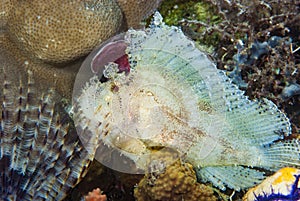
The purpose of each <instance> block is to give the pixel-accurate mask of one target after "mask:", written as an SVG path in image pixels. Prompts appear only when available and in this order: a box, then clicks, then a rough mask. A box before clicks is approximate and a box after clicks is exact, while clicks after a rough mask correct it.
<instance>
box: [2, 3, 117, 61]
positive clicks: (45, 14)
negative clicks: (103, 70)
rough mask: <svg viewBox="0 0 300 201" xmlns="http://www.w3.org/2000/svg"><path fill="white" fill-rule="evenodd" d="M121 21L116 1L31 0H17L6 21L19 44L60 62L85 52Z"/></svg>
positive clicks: (110, 32)
mask: <svg viewBox="0 0 300 201" xmlns="http://www.w3.org/2000/svg"><path fill="white" fill-rule="evenodd" d="M121 22H122V13H121V10H120V8H119V6H118V5H117V4H116V3H115V1H111V0H101V1H100V0H99V1H81V0H75V1H60V0H51V2H49V1H46V0H43V1H41V0H33V1H17V2H16V3H15V4H14V9H12V10H11V13H10V15H9V18H8V23H7V25H8V31H9V33H10V37H11V38H12V39H13V41H15V42H16V44H18V46H19V48H21V49H25V50H26V51H28V52H29V53H30V54H33V55H34V56H35V57H37V58H39V59H42V60H43V61H46V62H54V63H60V62H66V61H70V60H74V59H75V58H78V57H80V56H83V55H85V54H87V53H88V52H89V51H91V50H92V49H93V48H94V47H95V46H96V45H97V44H99V43H100V42H101V41H103V40H105V39H107V38H108V37H110V36H112V35H114V34H115V33H116V32H117V31H118V30H119V27H120V24H121ZM91 27H92V28H91Z"/></svg>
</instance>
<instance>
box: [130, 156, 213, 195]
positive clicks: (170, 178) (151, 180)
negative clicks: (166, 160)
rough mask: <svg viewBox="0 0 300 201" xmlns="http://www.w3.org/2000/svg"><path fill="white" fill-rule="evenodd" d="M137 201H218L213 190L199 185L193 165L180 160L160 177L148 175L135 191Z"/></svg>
mask: <svg viewBox="0 0 300 201" xmlns="http://www.w3.org/2000/svg"><path fill="white" fill-rule="evenodd" d="M134 195H135V197H136V199H137V201H159V200H169V201H181V200H189V201H216V200H217V198H216V197H215V196H214V194H213V190H212V189H211V188H210V187H208V186H206V185H204V184H200V183H197V181H196V176H195V172H194V170H193V167H192V165H190V164H188V163H184V164H182V163H181V162H180V161H179V160H178V161H176V162H175V163H174V164H172V165H171V166H169V167H167V168H166V169H165V171H164V172H163V173H161V174H159V175H154V174H153V173H152V174H147V175H145V177H144V179H142V180H141V181H140V183H139V184H138V186H137V188H136V189H135V190H134Z"/></svg>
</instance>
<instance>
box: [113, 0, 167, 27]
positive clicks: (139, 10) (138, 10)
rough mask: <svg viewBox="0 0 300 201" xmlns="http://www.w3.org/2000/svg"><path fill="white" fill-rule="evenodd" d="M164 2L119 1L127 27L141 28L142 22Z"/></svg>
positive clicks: (143, 0) (147, 0)
mask: <svg viewBox="0 0 300 201" xmlns="http://www.w3.org/2000/svg"><path fill="white" fill-rule="evenodd" d="M162 1H163V0H117V3H118V4H119V5H120V7H121V9H122V11H123V13H124V16H125V21H126V24H127V26H128V27H129V28H130V27H133V28H140V27H141V21H142V20H144V19H146V18H147V17H149V16H150V14H152V13H153V11H154V10H155V9H156V8H157V7H158V6H159V5H160V3H161V2H162Z"/></svg>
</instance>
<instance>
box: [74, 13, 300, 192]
mask: <svg viewBox="0 0 300 201" xmlns="http://www.w3.org/2000/svg"><path fill="white" fill-rule="evenodd" d="M121 40H122V41H124V43H126V45H127V48H126V52H125V53H126V54H127V55H128V57H129V64H130V73H127V74H126V73H120V72H119V71H118V64H116V63H113V61H111V62H110V63H108V64H107V65H106V66H105V69H104V70H103V74H104V77H106V80H105V81H99V77H98V76H97V75H95V76H93V77H92V78H90V80H86V81H87V83H86V85H85V86H84V87H83V89H82V90H80V93H79V95H78V96H76V98H75V99H74V106H75V120H74V121H75V124H76V127H77V129H78V130H80V132H79V133H80V137H81V138H82V140H83V141H84V144H85V146H86V147H91V148H92V147H94V146H95V145H96V144H97V143H98V144H99V141H101V142H103V143H104V144H106V145H108V146H110V147H113V148H114V149H117V150H118V151H119V152H120V153H121V154H122V155H124V156H126V157H128V158H130V159H131V160H132V161H134V163H135V164H136V166H137V167H138V168H140V169H144V170H147V168H148V167H147V159H149V156H150V155H151V154H154V152H153V147H160V149H163V148H164V147H168V148H170V147H171V148H173V149H175V150H177V151H178V152H179V153H180V156H181V157H182V158H183V159H184V160H186V161H187V162H189V163H191V164H193V166H194V167H195V168H196V169H197V174H198V176H199V177H200V178H201V179H202V180H204V181H210V182H212V183H213V184H214V185H215V186H217V187H219V188H220V189H222V190H224V189H225V188H226V186H228V187H230V188H233V189H235V190H240V189H244V188H247V187H250V186H253V185H254V184H255V183H257V182H259V181H261V180H262V179H263V178H264V177H265V176H264V172H263V171H262V170H261V169H259V170H257V169H255V168H263V169H266V170H272V171H273V170H277V169H279V168H281V167H284V166H300V159H299V149H300V145H299V141H298V140H296V139H294V140H283V139H284V137H286V136H289V135H290V133H291V129H290V123H289V120H288V119H287V117H286V116H285V115H284V114H283V113H282V112H280V110H279V109H278V108H277V107H276V106H275V105H274V104H273V103H272V102H271V101H269V100H266V99H264V100H260V101H253V100H249V99H248V98H247V97H246V96H245V95H244V92H243V91H241V90H239V89H238V88H237V87H236V86H235V85H233V84H232V83H231V80H230V79H229V78H228V77H226V76H225V74H224V73H223V72H222V71H220V70H218V69H217V68H216V66H215V65H214V64H213V62H211V61H210V60H209V59H208V58H207V56H206V55H205V54H204V53H203V52H201V51H200V50H198V49H197V48H196V47H195V45H194V43H193V42H192V41H191V40H189V39H188V38H187V37H186V36H185V35H184V34H183V33H182V32H181V30H180V29H179V28H177V27H169V26H166V25H165V24H164V23H163V22H162V18H161V16H160V15H159V14H158V13H156V17H155V18H154V21H153V23H152V24H151V26H150V28H147V29H146V30H141V31H136V30H129V31H128V32H126V33H125V34H124V37H122V39H121ZM125 53H124V54H125ZM100 55H101V54H100ZM82 68H91V66H85V65H84V66H83V67H82ZM92 69H93V70H94V71H95V69H96V68H95V66H92ZM85 70H86V69H85ZM98 71H99V70H98ZM79 83H82V80H80V81H79ZM75 88H76V87H75ZM76 94H78V92H76ZM280 140H283V141H280ZM155 151H157V150H155ZM96 159H98V160H100V161H101V157H100V158H96ZM116 168H120V169H118V170H119V171H122V167H116Z"/></svg>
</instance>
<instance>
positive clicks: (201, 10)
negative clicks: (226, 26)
mask: <svg viewBox="0 0 300 201" xmlns="http://www.w3.org/2000/svg"><path fill="white" fill-rule="evenodd" d="M159 12H160V13H161V15H162V16H163V17H164V22H165V23H166V24H167V25H169V26H171V25H173V26H180V27H181V28H182V30H183V31H184V32H185V34H186V35H188V37H190V38H191V39H192V40H194V41H195V42H196V43H197V45H199V48H200V49H202V50H205V51H207V52H212V51H213V49H214V48H215V47H216V46H217V44H218V41H219V40H220V37H221V36H220V33H217V32H215V31H212V29H210V27H213V26H215V25H217V24H218V23H220V22H221V21H222V18H221V16H219V15H218V13H217V10H216V7H214V6H213V5H212V4H209V3H206V2H204V1H195V0H189V1H184V0H175V1H173V0H166V1H164V2H163V4H162V5H161V7H160V9H159Z"/></svg>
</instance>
